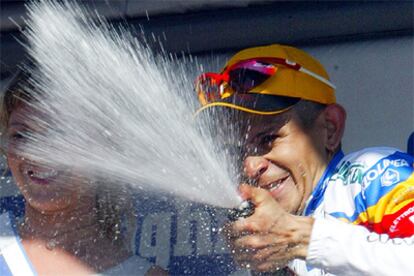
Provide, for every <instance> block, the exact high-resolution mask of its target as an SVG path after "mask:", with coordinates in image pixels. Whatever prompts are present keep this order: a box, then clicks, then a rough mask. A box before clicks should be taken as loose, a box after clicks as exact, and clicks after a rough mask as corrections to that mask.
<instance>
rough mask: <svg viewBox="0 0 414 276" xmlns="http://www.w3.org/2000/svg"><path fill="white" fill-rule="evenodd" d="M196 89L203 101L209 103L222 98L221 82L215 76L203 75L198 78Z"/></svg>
mask: <svg viewBox="0 0 414 276" xmlns="http://www.w3.org/2000/svg"><path fill="white" fill-rule="evenodd" d="M196 91H197V93H198V96H199V98H200V100H201V102H202V103H204V104H207V103H210V102H213V101H216V100H218V99H220V96H221V94H220V84H219V81H217V80H216V79H215V78H213V77H209V76H203V77H201V78H199V79H198V81H197V84H196Z"/></svg>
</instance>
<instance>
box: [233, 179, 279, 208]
mask: <svg viewBox="0 0 414 276" xmlns="http://www.w3.org/2000/svg"><path fill="white" fill-rule="evenodd" d="M239 191H240V196H241V197H242V198H243V199H246V200H250V201H251V202H252V203H253V204H254V205H255V206H260V205H262V204H266V203H267V204H270V203H273V202H276V201H275V200H274V199H273V197H272V196H271V194H270V193H269V191H267V190H265V189H261V188H256V187H252V186H250V185H247V184H241V185H240V186H239Z"/></svg>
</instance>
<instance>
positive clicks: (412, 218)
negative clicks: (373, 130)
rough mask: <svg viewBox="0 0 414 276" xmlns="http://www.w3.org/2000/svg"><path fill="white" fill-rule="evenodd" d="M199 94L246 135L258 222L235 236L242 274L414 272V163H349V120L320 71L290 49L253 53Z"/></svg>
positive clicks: (401, 158)
mask: <svg viewBox="0 0 414 276" xmlns="http://www.w3.org/2000/svg"><path fill="white" fill-rule="evenodd" d="M196 90H197V92H198V96H199V100H200V102H201V104H202V108H201V109H200V110H199V111H198V112H205V110H212V109H217V107H218V106H220V107H225V108H228V109H230V110H237V112H234V113H237V115H234V116H232V120H233V121H232V122H233V123H236V122H237V123H238V124H240V123H241V124H244V125H245V128H244V129H245V133H244V135H243V137H246V138H245V141H244V152H245V153H244V156H245V161H244V172H245V174H246V176H247V177H248V179H249V182H250V183H253V184H254V185H241V187H240V193H241V196H242V197H243V198H244V199H248V200H250V201H252V202H253V203H254V205H255V212H254V214H253V215H252V216H250V217H247V218H244V219H239V220H237V221H236V222H234V223H232V224H230V225H228V226H227V230H228V234H229V240H230V243H231V246H232V248H233V250H232V252H233V253H234V258H235V259H236V261H237V262H238V263H239V264H240V265H241V266H242V267H246V268H251V269H253V270H256V271H275V270H278V269H280V268H283V267H285V266H286V265H288V266H289V268H290V270H292V271H293V272H295V273H297V274H307V275H321V274H325V273H332V274H339V275H344V274H351V275H361V274H371V275H381V274H384V275H385V274H386V275H394V274H410V273H409V272H414V265H413V264H412V256H413V253H414V245H413V243H414V238H413V237H414V236H413V235H414V173H413V158H412V157H411V156H409V155H407V154H405V153H402V152H399V151H397V150H395V149H391V148H370V149H364V150H361V151H359V152H356V153H353V154H350V155H347V156H344V154H343V153H342V150H341V139H342V136H343V132H344V126H345V118H346V113H345V110H344V109H343V108H342V107H341V106H340V105H339V104H337V103H336V100H335V87H334V85H333V84H332V83H331V82H330V81H329V77H328V75H327V73H326V72H325V70H324V68H323V66H322V65H321V64H320V63H319V62H318V61H316V60H315V59H314V58H312V57H311V56H309V55H308V54H306V53H305V52H303V51H301V50H299V49H296V48H293V47H288V46H282V45H271V46H266V47H257V48H250V49H247V50H244V51H241V52H239V53H237V54H236V55H235V56H233V57H232V58H231V59H230V60H229V61H228V63H227V64H226V66H225V67H224V69H223V70H222V72H221V73H220V74H215V73H206V74H203V75H201V76H200V77H199V78H198V81H197V85H196ZM216 113H217V112H216ZM253 186H257V187H253ZM410 237H411V238H410ZM411 274H412V273H411Z"/></svg>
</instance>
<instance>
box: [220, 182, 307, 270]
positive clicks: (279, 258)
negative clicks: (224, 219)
mask: <svg viewBox="0 0 414 276" xmlns="http://www.w3.org/2000/svg"><path fill="white" fill-rule="evenodd" d="M240 193H241V196H242V197H243V198H244V199H246V200H250V201H252V202H253V204H254V205H255V212H254V214H253V215H251V216H250V217H248V218H241V219H239V220H237V221H235V222H233V223H230V224H228V225H226V226H225V234H226V235H227V240H228V241H229V242H230V246H231V248H232V253H233V256H234V259H235V260H236V262H237V263H238V264H239V265H240V266H242V267H245V268H250V269H253V270H256V271H275V270H278V269H279V268H282V267H284V266H286V265H287V263H288V262H289V261H290V260H292V259H294V258H301V259H305V258H306V255H307V251H308V244H309V240H310V235H311V232H312V225H313V218H309V217H300V216H294V215H291V214H289V213H287V212H286V211H285V210H283V209H282V208H281V207H280V206H279V204H278V203H277V202H276V200H274V199H273V198H272V196H271V195H270V194H269V192H267V191H266V190H263V189H260V188H254V187H251V186H248V185H241V186H240Z"/></svg>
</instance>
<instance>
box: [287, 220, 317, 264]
mask: <svg viewBox="0 0 414 276" xmlns="http://www.w3.org/2000/svg"><path fill="white" fill-rule="evenodd" d="M289 216H290V222H288V223H289V225H290V227H289V228H290V233H289V236H290V241H289V248H290V250H292V251H293V255H294V256H295V258H299V259H303V260H304V259H306V257H307V255H308V248H309V243H310V240H311V235H312V229H313V224H314V221H315V219H314V218H312V217H302V216H295V215H289Z"/></svg>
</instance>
